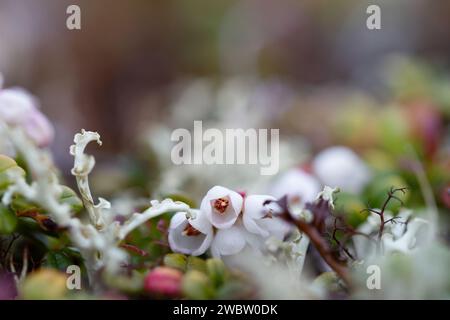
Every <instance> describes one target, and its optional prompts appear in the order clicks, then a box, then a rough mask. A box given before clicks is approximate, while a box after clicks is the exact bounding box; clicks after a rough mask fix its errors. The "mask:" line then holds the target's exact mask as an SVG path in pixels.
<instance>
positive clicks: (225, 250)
mask: <svg viewBox="0 0 450 320" xmlns="http://www.w3.org/2000/svg"><path fill="white" fill-rule="evenodd" d="M245 239H246V237H245V230H244V229H243V228H242V227H241V226H233V227H231V228H229V229H221V230H218V231H217V233H216V236H215V237H214V240H213V242H212V244H211V252H212V254H213V256H214V257H220V256H228V255H233V254H237V253H239V252H240V251H242V249H244V247H245V245H246V241H245Z"/></svg>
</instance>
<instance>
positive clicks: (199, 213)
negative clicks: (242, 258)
mask: <svg viewBox="0 0 450 320" xmlns="http://www.w3.org/2000/svg"><path fill="white" fill-rule="evenodd" d="M267 200H275V198H274V197H272V196H266V195H249V196H245V195H242V194H239V193H238V192H235V191H233V190H230V189H227V188H225V187H221V186H215V187H213V188H211V189H210V190H209V191H208V193H207V194H206V195H205V197H204V198H203V200H202V202H201V205H200V209H199V210H191V211H190V212H178V213H176V214H175V215H174V216H173V217H172V220H171V222H170V226H169V244H170V247H171V249H172V250H173V251H175V252H180V253H184V254H190V255H196V256H198V255H201V254H203V253H205V252H206V250H208V249H209V248H210V249H211V254H212V255H213V256H214V257H221V256H228V255H234V254H237V253H239V252H241V251H242V250H243V249H245V248H246V247H247V246H250V247H251V248H253V249H256V250H260V249H262V248H263V246H264V243H265V241H266V240H267V239H268V238H271V237H274V238H277V239H280V240H283V239H284V238H285V236H286V235H287V234H288V233H289V231H290V226H289V225H288V224H287V223H286V222H284V221H283V220H282V219H281V218H279V217H277V214H278V213H279V211H280V208H279V207H278V205H277V204H276V203H270V204H267V205H265V202H266V201H267Z"/></svg>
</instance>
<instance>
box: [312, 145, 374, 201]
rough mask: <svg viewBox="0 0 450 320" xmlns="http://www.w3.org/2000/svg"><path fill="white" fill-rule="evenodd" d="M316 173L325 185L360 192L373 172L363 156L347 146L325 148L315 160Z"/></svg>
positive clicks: (314, 168) (313, 164)
mask: <svg viewBox="0 0 450 320" xmlns="http://www.w3.org/2000/svg"><path fill="white" fill-rule="evenodd" d="M312 166H313V170H314V173H315V174H316V175H317V177H318V178H319V179H320V180H321V181H322V183H323V184H324V185H328V186H331V187H338V188H340V189H341V190H342V191H346V192H351V193H359V192H361V191H362V189H363V188H364V186H365V185H366V184H367V183H368V182H369V180H370V178H371V172H370V170H369V168H368V167H367V165H366V164H365V163H364V162H363V161H362V160H361V158H360V157H359V156H358V155H357V154H356V153H354V152H353V151H352V150H350V149H349V148H347V147H342V146H336V147H331V148H328V149H325V150H323V151H322V152H320V153H319V154H318V155H317V156H316V157H315V158H314V160H313V163H312Z"/></svg>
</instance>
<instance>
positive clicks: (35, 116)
mask: <svg viewBox="0 0 450 320" xmlns="http://www.w3.org/2000/svg"><path fill="white" fill-rule="evenodd" d="M0 120H1V121H4V122H6V123H7V124H10V125H16V126H20V127H22V129H23V130H24V131H25V133H26V134H27V136H28V137H29V138H30V139H31V140H33V142H34V143H35V144H36V145H37V146H39V147H46V146H48V145H49V144H50V143H51V142H52V141H53V137H54V129H53V126H52V124H51V123H50V121H49V120H48V119H47V117H46V116H45V115H44V114H42V113H41V112H40V111H39V109H38V102H37V100H36V98H35V97H33V96H32V95H31V94H29V93H28V92H26V91H25V90H23V89H20V88H11V89H3V90H0Z"/></svg>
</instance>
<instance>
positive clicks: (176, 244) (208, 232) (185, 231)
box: [169, 210, 214, 256]
mask: <svg viewBox="0 0 450 320" xmlns="http://www.w3.org/2000/svg"><path fill="white" fill-rule="evenodd" d="M192 214H193V216H192V217H187V215H186V212H178V213H176V214H175V215H174V216H173V217H172V219H171V220H170V225H169V245H170V248H171V249H172V251H174V252H179V253H184V254H189V255H193V256H199V255H201V254H203V253H205V251H206V250H208V248H209V247H210V245H211V242H212V240H213V236H214V233H213V228H212V225H211V223H210V222H209V221H208V219H207V218H206V216H205V214H204V213H202V212H201V211H200V210H192Z"/></svg>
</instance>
